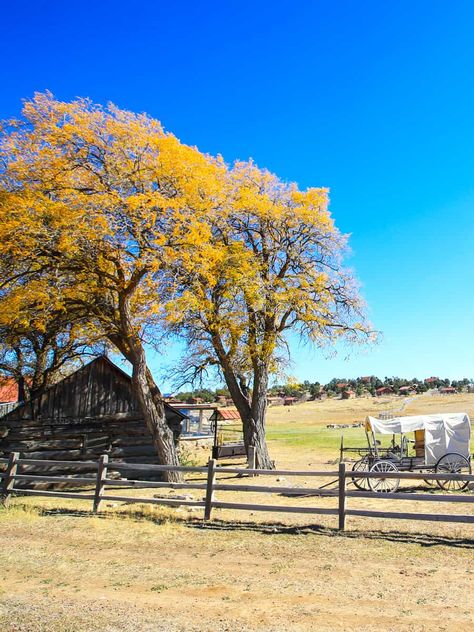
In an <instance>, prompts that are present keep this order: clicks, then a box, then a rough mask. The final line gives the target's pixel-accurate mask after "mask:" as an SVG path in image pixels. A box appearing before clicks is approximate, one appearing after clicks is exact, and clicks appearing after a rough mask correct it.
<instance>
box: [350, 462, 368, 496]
mask: <svg viewBox="0 0 474 632" xmlns="http://www.w3.org/2000/svg"><path fill="white" fill-rule="evenodd" d="M352 471H353V472H368V471H369V460H368V459H367V457H366V456H364V457H363V458H362V459H359V460H358V461H356V462H355V463H354V465H353V466H352ZM352 482H353V483H354V485H355V486H356V487H357V489H360V490H361V491H363V492H367V491H369V489H370V486H369V479H368V478H353V479H352Z"/></svg>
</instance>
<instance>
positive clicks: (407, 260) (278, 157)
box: [0, 0, 474, 388]
mask: <svg viewBox="0 0 474 632" xmlns="http://www.w3.org/2000/svg"><path fill="white" fill-rule="evenodd" d="M2 18H3V29H2V38H1V40H0V52H1V55H2V67H1V70H0V91H1V100H0V117H1V118H5V117H10V116H12V115H16V114H18V112H19V109H20V100H21V99H22V98H24V97H29V96H31V95H32V93H33V92H34V91H36V90H40V91H41V90H45V89H49V90H51V91H52V92H53V93H54V94H55V95H56V96H57V97H58V98H61V99H71V98H73V97H75V96H89V97H91V98H92V99H93V100H94V101H98V102H106V101H113V102H115V103H116V104H117V105H119V106H120V107H123V108H127V109H130V110H134V111H146V112H148V113H149V114H151V115H153V116H155V117H156V118H159V119H160V120H161V121H162V122H163V124H164V125H165V127H166V128H167V129H169V130H170V131H173V132H174V133H175V134H176V135H177V136H178V137H179V138H181V140H182V141H184V142H186V143H190V144H193V145H197V146H198V147H199V148H200V149H201V150H204V151H208V152H211V153H218V152H219V153H222V154H223V156H224V157H225V159H226V160H227V161H232V160H234V159H236V158H242V159H245V158H248V157H250V156H251V157H253V158H254V159H255V160H256V162H257V163H258V164H259V165H260V166H265V167H268V168H269V169H270V170H272V171H274V172H276V173H277V174H278V175H279V176H280V177H282V178H283V179H285V180H294V181H296V182H298V184H299V185H300V186H301V187H307V186H327V187H329V188H330V189H331V209H332V212H333V215H334V217H335V218H336V222H337V224H338V226H339V227H340V229H341V230H342V231H344V232H347V233H351V235H352V236H351V241H350V243H351V246H352V256H351V258H350V260H349V261H348V263H349V264H350V265H351V266H352V267H354V268H355V270H356V272H357V275H358V277H359V279H360V280H361V282H362V285H363V292H364V295H365V298H366V300H367V302H368V305H369V313H370V317H371V319H372V321H373V323H374V324H375V326H376V327H377V328H378V329H380V330H382V331H383V340H382V342H381V343H380V344H379V345H378V346H377V347H375V348H373V349H371V350H370V351H368V352H366V353H364V354H361V353H360V352H359V353H357V354H353V355H352V356H351V357H350V358H349V359H348V360H346V359H345V354H342V355H340V356H339V357H337V358H333V359H330V360H329V359H325V358H324V356H323V355H321V354H320V353H319V352H315V351H314V350H311V349H308V348H305V349H300V348H298V346H297V345H296V344H295V345H293V360H294V366H293V368H292V369H291V373H292V374H293V375H295V376H297V377H299V378H301V379H309V380H319V381H323V382H325V381H328V380H329V379H330V378H331V377H333V376H340V377H344V376H346V377H352V376H357V375H367V374H378V375H380V376H385V375H389V376H391V375H403V376H410V377H412V376H418V377H426V376H428V375H441V376H442V377H450V378H455V377H463V376H465V375H466V376H468V377H469V376H474V369H473V355H474V354H473V351H474V342H473V324H474V317H473V315H474V292H473V290H474V287H473V286H474V265H473V257H472V246H473V233H474V214H473V208H474V44H473V35H472V34H473V33H474V3H473V2H472V1H470V0H465V1H461V0H450V1H449V2H448V1H447V0H444V1H442V2H441V1H437V0H430V1H424V0H416V1H415V2H413V0H411V1H405V0H397V1H396V2H388V1H387V2H380V1H376V0H372V1H364V0H357V1H356V0H351V1H349V0H340V1H337V0H327V1H323V0H319V1H313V2H299V1H297V0H293V1H291V2H289V1H288V2H287V1H281V0H273V1H272V2H263V1H262V2H259V1H258V0H254V1H253V2H245V1H240V2H237V1H235V2H234V1H225V2H223V1H220V2H205V1H204V2H199V3H197V2H179V1H176V2H163V1H159V0H158V1H154V2H148V1H144V2H138V3H134V4H133V5H132V3H130V2H129V3H121V2H120V1H119V0H116V1H115V2H108V1H101V2H94V3H92V2H87V1H86V2H77V3H64V2H56V1H51V2H46V1H43V2H41V0H37V1H35V2H32V1H24V2H22V3H16V2H15V3H14V2H11V3H10V5H9V6H8V5H7V4H6V3H4V5H3V11H2ZM175 355H176V350H175V349H172V348H170V349H167V350H166V353H165V356H166V357H167V359H168V361H170V359H172V358H173V357H175ZM161 365H162V359H159V358H158V357H156V356H155V357H154V358H153V366H154V369H155V371H156V372H157V374H158V375H159V374H160V367H161ZM163 385H164V387H165V388H166V387H167V386H168V384H167V382H166V379H164V381H163Z"/></svg>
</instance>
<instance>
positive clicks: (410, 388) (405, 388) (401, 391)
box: [398, 386, 417, 395]
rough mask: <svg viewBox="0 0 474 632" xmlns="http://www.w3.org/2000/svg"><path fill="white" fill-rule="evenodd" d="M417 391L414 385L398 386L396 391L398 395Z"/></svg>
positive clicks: (412, 393)
mask: <svg viewBox="0 0 474 632" xmlns="http://www.w3.org/2000/svg"><path fill="white" fill-rule="evenodd" d="M416 392H417V390H416V388H415V387H414V386H400V388H399V389H398V393H399V394H400V395H415V394H416Z"/></svg>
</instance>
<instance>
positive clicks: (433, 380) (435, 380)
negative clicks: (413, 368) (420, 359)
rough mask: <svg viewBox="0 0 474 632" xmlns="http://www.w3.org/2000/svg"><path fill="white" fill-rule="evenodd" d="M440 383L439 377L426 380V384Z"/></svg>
mask: <svg viewBox="0 0 474 632" xmlns="http://www.w3.org/2000/svg"><path fill="white" fill-rule="evenodd" d="M438 381H439V377H427V378H425V380H424V382H425V384H433V383H434V382H438Z"/></svg>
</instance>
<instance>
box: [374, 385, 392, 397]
mask: <svg viewBox="0 0 474 632" xmlns="http://www.w3.org/2000/svg"><path fill="white" fill-rule="evenodd" d="M375 394H376V395H377V397H380V395H393V388H392V387H391V386H381V387H380V388H377V389H376V390H375Z"/></svg>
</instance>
